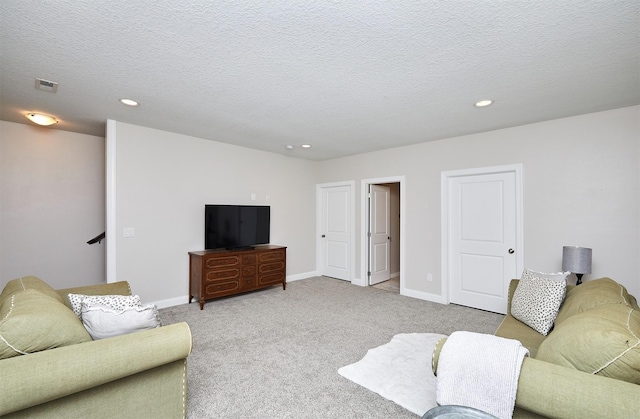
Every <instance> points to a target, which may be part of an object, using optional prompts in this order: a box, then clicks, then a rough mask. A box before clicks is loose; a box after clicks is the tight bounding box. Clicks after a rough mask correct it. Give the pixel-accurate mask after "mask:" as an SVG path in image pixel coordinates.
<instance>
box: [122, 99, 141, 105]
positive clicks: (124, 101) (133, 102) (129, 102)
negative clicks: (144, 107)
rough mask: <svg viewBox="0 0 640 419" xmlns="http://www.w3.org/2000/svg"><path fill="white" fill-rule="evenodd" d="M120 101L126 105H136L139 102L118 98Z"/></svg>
mask: <svg viewBox="0 0 640 419" xmlns="http://www.w3.org/2000/svg"><path fill="white" fill-rule="evenodd" d="M120 103H122V104H123V105H127V106H138V105H139V103H138V102H136V101H135V100H133V99H120Z"/></svg>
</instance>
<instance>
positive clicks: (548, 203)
mask: <svg viewBox="0 0 640 419" xmlns="http://www.w3.org/2000/svg"><path fill="white" fill-rule="evenodd" d="M639 121H640V107H638V106H633V107H628V108H622V109H616V110H612V111H606V112H598V113H593V114H587V115H580V116H575V117H570V118H563V119H558V120H553V121H546V122H541V123H537V124H531V125H524V126H518V127H513V128H507V129H502V130H497V131H491V132H485V133H481V134H474V135H466V136H462V137H456V138H450V139H446V140H441V141H435V142H427V143H422V144H418V145H414V146H408V147H399V148H394V149H390V150H383V151H378V152H374V153H367V154H361V155H357V156H352V157H346V158H342V159H335V160H331V161H327V162H323V163H322V165H321V170H320V176H319V179H318V181H319V182H322V183H329V182H337V181H344V180H355V184H356V194H355V196H356V208H360V205H361V202H360V196H361V195H360V190H359V189H360V180H361V179H368V178H375V177H392V176H405V178H406V189H405V197H404V199H405V202H406V204H405V206H406V208H405V210H406V220H405V222H406V225H407V231H406V232H405V233H406V236H405V242H406V248H405V249H403V250H402V251H403V253H404V255H405V264H406V272H403V275H405V282H406V287H407V288H408V289H410V290H411V291H412V293H413V294H415V295H416V296H420V297H424V298H434V297H437V296H440V295H442V293H443V290H442V287H443V284H441V282H440V281H439V279H440V273H441V254H442V252H441V247H440V246H441V244H440V242H441V239H440V238H441V229H440V217H441V213H440V206H441V202H440V174H441V172H442V171H448V170H456V169H467V168H475V167H489V166H499V165H506V164H515V163H522V164H523V166H524V244H525V245H524V252H525V258H524V260H525V267H528V268H530V269H534V270H540V271H546V272H551V271H553V272H555V271H558V270H560V269H561V259H562V246H563V245H580V246H586V247H591V248H593V273H592V274H591V275H586V276H585V277H584V278H583V280H589V279H593V278H597V277H602V276H609V277H611V278H613V279H615V280H617V281H619V282H621V283H623V284H624V285H626V286H627V288H628V289H629V291H630V292H632V293H633V294H635V295H639V294H640V268H639V263H638V255H639V254H640V253H639V252H640V246H639V243H640V217H638V214H639V213H640V205H639V196H640V122H639ZM355 225H356V229H357V230H359V228H360V211H356V223H355ZM359 234H360V232H359V231H357V232H356V236H357V237H359ZM356 246H357V249H356V254H358V255H359V254H360V248H359V247H360V243H359V241H356ZM356 264H357V265H358V266H357V267H356V272H357V273H358V272H360V267H359V264H360V260H359V259H356ZM428 273H432V274H433V275H434V279H433V282H427V281H426V276H427V274H428ZM444 286H446V284H445V285H444ZM435 299H436V300H437V298H435Z"/></svg>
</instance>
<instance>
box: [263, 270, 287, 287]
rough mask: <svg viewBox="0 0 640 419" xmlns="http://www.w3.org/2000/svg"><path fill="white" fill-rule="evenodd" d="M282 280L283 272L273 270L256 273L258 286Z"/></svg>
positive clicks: (281, 281)
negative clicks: (263, 273) (260, 273)
mask: <svg viewBox="0 0 640 419" xmlns="http://www.w3.org/2000/svg"><path fill="white" fill-rule="evenodd" d="M283 282H284V272H274V273H270V274H265V275H258V286H260V285H268V284H281V283H283Z"/></svg>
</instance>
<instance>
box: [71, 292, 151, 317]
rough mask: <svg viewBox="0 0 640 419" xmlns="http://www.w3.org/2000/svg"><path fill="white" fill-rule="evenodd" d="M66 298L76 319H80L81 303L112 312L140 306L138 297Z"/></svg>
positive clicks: (89, 296)
mask: <svg viewBox="0 0 640 419" xmlns="http://www.w3.org/2000/svg"><path fill="white" fill-rule="evenodd" d="M68 298H69V303H70V304H71V308H72V309H73V312H74V313H75V314H76V315H77V316H78V317H82V303H83V302H86V303H87V304H88V305H89V306H91V305H102V306H105V307H110V308H112V309H114V310H123V309H125V308H129V307H138V306H139V305H140V297H139V296H138V295H84V294H72V293H70V294H69V295H68Z"/></svg>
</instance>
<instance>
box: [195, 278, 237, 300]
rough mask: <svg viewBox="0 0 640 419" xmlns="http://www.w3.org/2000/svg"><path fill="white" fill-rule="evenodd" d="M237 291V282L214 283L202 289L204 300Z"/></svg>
mask: <svg viewBox="0 0 640 419" xmlns="http://www.w3.org/2000/svg"><path fill="white" fill-rule="evenodd" d="M239 291H240V284H239V283H238V281H228V282H214V283H212V284H207V285H206V286H205V287H204V298H212V297H222V296H224V295H229V294H233V293H235V292H239Z"/></svg>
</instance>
